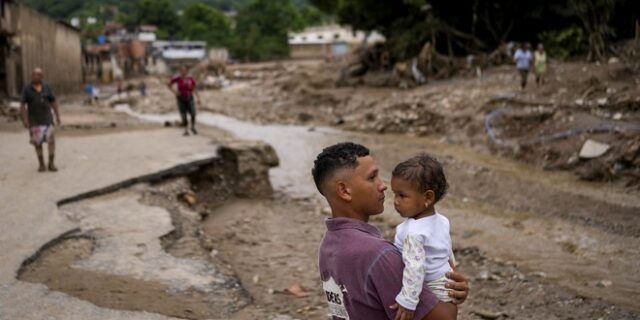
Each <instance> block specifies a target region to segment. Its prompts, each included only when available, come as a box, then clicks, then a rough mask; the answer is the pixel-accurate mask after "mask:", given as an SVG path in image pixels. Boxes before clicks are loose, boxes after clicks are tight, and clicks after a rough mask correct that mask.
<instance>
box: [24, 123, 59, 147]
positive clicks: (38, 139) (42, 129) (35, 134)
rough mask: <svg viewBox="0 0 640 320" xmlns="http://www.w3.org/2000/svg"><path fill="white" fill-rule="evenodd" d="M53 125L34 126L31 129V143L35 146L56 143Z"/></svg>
mask: <svg viewBox="0 0 640 320" xmlns="http://www.w3.org/2000/svg"><path fill="white" fill-rule="evenodd" d="M53 131H54V130H53V125H44V126H33V127H30V128H29V136H30V139H29V142H31V144H33V145H34V146H37V147H39V146H41V145H42V144H43V143H45V142H46V143H54V135H53Z"/></svg>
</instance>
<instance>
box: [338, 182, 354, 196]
mask: <svg viewBox="0 0 640 320" xmlns="http://www.w3.org/2000/svg"><path fill="white" fill-rule="evenodd" d="M336 195H337V196H338V198H340V199H342V200H344V201H351V198H352V197H351V188H350V187H349V186H348V185H347V183H346V182H344V181H338V182H337V183H336Z"/></svg>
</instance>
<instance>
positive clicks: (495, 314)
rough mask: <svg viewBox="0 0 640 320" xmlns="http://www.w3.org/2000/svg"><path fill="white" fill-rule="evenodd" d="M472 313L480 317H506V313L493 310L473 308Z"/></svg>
mask: <svg viewBox="0 0 640 320" xmlns="http://www.w3.org/2000/svg"><path fill="white" fill-rule="evenodd" d="M473 313H474V314H476V315H477V316H479V317H480V318H482V319H498V318H500V317H502V316H504V317H507V314H506V313H504V312H493V311H487V310H474V311H473Z"/></svg>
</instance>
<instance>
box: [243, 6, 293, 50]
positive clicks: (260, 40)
mask: <svg viewBox="0 0 640 320" xmlns="http://www.w3.org/2000/svg"><path fill="white" fill-rule="evenodd" d="M299 27H301V24H300V15H299V13H298V11H297V10H296V7H295V6H294V4H293V3H292V2H291V1H290V0H254V1H252V2H251V3H250V4H249V5H248V6H246V7H245V8H243V9H242V10H240V12H238V16H237V17H236V41H235V43H234V47H233V49H234V52H235V53H236V54H237V56H238V57H240V58H243V59H245V60H265V59H272V58H279V57H286V55H287V54H288V52H289V49H288V46H287V37H288V32H289V30H292V29H295V28H299Z"/></svg>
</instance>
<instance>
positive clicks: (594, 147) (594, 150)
mask: <svg viewBox="0 0 640 320" xmlns="http://www.w3.org/2000/svg"><path fill="white" fill-rule="evenodd" d="M610 148H611V146H610V145H608V144H606V143H600V142H597V141H594V140H591V139H588V140H587V141H585V142H584V144H583V145H582V148H580V153H579V156H580V158H582V159H593V158H597V157H600V156H602V155H603V154H605V153H606V152H607V151H609V149H610Z"/></svg>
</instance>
